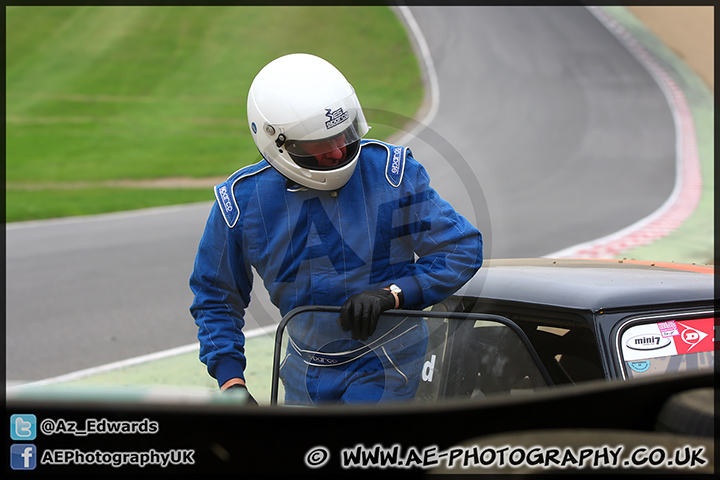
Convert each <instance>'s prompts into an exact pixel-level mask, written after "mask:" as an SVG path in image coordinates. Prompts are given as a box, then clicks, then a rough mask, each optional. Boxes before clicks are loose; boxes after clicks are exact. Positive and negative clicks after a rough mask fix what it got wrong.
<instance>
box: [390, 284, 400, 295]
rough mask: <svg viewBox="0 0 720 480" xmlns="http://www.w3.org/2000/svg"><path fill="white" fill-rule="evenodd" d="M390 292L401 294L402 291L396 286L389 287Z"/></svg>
mask: <svg viewBox="0 0 720 480" xmlns="http://www.w3.org/2000/svg"><path fill="white" fill-rule="evenodd" d="M390 291H391V292H395V293H401V292H402V290H401V289H400V287H398V286H397V285H390Z"/></svg>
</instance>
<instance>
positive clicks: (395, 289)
mask: <svg viewBox="0 0 720 480" xmlns="http://www.w3.org/2000/svg"><path fill="white" fill-rule="evenodd" d="M388 288H389V289H390V291H391V292H392V293H394V294H395V295H397V297H398V304H399V306H400V307H402V306H403V303H405V296H404V295H403V291H402V288H400V287H398V286H397V285H395V284H394V283H393V284H392V285H390V286H389V287H388Z"/></svg>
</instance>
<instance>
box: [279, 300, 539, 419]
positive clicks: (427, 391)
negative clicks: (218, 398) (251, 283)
mask: <svg viewBox="0 0 720 480" xmlns="http://www.w3.org/2000/svg"><path fill="white" fill-rule="evenodd" d="M338 316H339V309H337V308H336V307H303V308H301V309H296V310H295V311H293V312H291V313H290V314H288V315H287V316H286V317H285V318H284V319H283V322H282V323H281V325H280V327H279V328H278V334H277V337H276V343H275V355H274V357H275V358H274V366H273V380H272V382H273V385H272V392H271V403H277V404H284V405H304V406H312V405H323V404H351V405H352V404H361V403H362V404H371V403H380V402H410V403H433V402H442V401H446V400H451V399H452V400H455V399H462V398H465V399H472V398H478V397H483V396H487V395H494V394H516V393H519V392H525V391H532V390H535V389H538V388H543V387H545V386H547V385H548V384H551V383H552V380H551V379H550V377H549V375H548V373H547V371H545V369H544V368H543V367H542V364H541V362H540V361H539V358H538V356H537V353H536V352H534V350H533V348H532V346H531V345H530V342H529V341H528V339H527V338H526V337H525V335H524V333H523V332H522V330H521V329H520V328H519V327H518V326H517V325H515V324H514V323H513V322H511V321H509V320H508V319H506V318H503V317H498V316H494V315H485V314H468V313H456V312H441V311H425V312H418V311H402V310H399V311H397V310H396V311H391V312H387V313H386V314H384V315H383V316H382V317H381V318H380V321H379V322H378V328H377V330H376V332H375V333H374V334H373V335H371V336H370V337H369V338H367V339H366V340H354V339H352V338H351V336H350V335H349V334H348V332H345V331H344V330H343V329H342V327H340V325H339V324H338V322H337V318H338Z"/></svg>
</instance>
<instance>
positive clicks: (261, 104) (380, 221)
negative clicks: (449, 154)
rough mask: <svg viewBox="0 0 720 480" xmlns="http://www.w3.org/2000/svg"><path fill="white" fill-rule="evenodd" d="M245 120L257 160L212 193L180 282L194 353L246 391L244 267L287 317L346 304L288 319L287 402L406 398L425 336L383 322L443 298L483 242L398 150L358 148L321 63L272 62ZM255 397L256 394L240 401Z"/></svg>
mask: <svg viewBox="0 0 720 480" xmlns="http://www.w3.org/2000/svg"><path fill="white" fill-rule="evenodd" d="M248 122H249V125H250V130H251V133H252V135H253V139H254V140H255V143H256V145H257V147H258V150H259V151H260V153H261V154H262V156H263V160H261V161H260V162H258V163H256V164H254V165H250V166H248V167H245V168H242V169H240V170H238V171H237V172H235V173H234V174H232V175H231V176H230V177H229V178H228V179H227V181H225V182H223V183H221V184H220V185H217V186H216V187H215V195H216V198H217V202H216V203H214V204H213V207H212V210H211V212H210V216H209V218H208V221H207V225H206V227H205V232H204V233H203V236H202V239H201V241H200V245H199V248H198V252H197V256H196V259H195V265H194V270H193V273H192V276H191V278H190V287H191V289H192V291H193V293H194V294H195V299H194V301H193V304H192V306H191V308H190V310H191V312H192V314H193V316H194V317H195V322H196V324H197V326H198V339H199V341H200V359H201V361H202V362H203V363H205V364H206V365H207V369H208V373H209V374H210V375H211V376H213V377H214V378H215V379H216V380H217V381H218V384H219V386H220V388H221V390H223V391H224V390H226V389H228V388H240V389H245V381H244V370H245V366H246V358H245V353H244V344H245V339H244V335H243V332H242V329H243V326H244V320H243V317H244V312H245V309H246V308H247V306H248V304H249V302H250V292H251V289H252V286H253V278H252V277H253V275H252V271H251V267H254V268H255V270H256V271H257V272H258V274H259V276H260V277H261V278H262V280H263V283H264V286H265V288H266V289H267V290H268V292H269V294H270V299H271V300H272V302H273V303H274V305H276V306H277V307H278V308H279V310H280V313H281V314H282V315H283V316H284V315H285V314H287V313H288V312H289V311H291V310H292V309H293V308H295V307H298V306H303V305H337V306H342V309H341V314H340V318H338V319H337V321H335V319H333V320H332V321H329V320H328V319H327V318H325V317H322V319H321V318H320V317H319V316H316V315H312V314H310V315H307V316H302V317H299V318H298V320H297V321H296V322H291V324H289V325H288V330H289V334H290V346H289V347H288V351H287V355H286V357H285V359H284V362H283V366H282V368H281V378H282V380H283V383H284V386H285V390H286V402H289V403H300V404H307V403H321V402H336V403H357V402H376V401H380V400H391V399H411V398H412V397H413V396H414V394H415V391H416V389H417V387H418V382H419V377H420V371H421V368H422V363H423V359H424V354H425V349H426V345H427V330H426V327H425V325H424V322H422V321H421V320H418V319H414V320H413V319H408V318H406V319H400V320H398V321H384V320H383V321H380V322H378V318H379V317H380V315H381V314H382V312H384V311H387V310H389V309H393V308H400V307H403V308H409V309H422V308H424V307H426V306H428V305H432V304H434V303H436V302H439V301H440V300H442V299H444V298H446V297H448V296H449V295H451V294H452V293H454V292H455V291H456V290H458V289H459V288H460V287H461V286H462V285H463V284H464V283H465V282H467V280H469V279H470V278H471V277H472V276H473V275H474V274H475V272H476V271H477V269H478V268H480V265H481V264H482V237H481V234H480V232H478V231H477V229H475V228H474V227H473V226H472V225H471V224H470V223H469V222H468V221H467V220H466V219H465V218H463V217H462V216H460V215H459V214H458V213H456V212H455V211H454V210H453V208H452V207H451V206H450V205H449V204H448V203H447V202H445V201H444V200H443V199H441V198H440V197H439V196H438V194H437V193H436V192H435V190H433V189H432V188H431V187H430V185H429V178H428V175H427V173H426V171H425V169H424V168H423V167H422V165H420V163H418V162H417V161H416V160H415V159H413V157H412V154H411V152H410V151H409V150H408V149H407V148H403V147H397V146H393V145H389V144H386V143H383V142H379V141H375V140H362V137H363V136H364V135H365V133H367V131H368V130H369V127H368V126H367V123H366V121H365V117H364V115H363V113H362V108H361V107H360V104H359V102H358V100H357V97H356V96H355V92H354V90H353V88H352V86H351V85H350V84H349V83H348V82H347V80H346V79H345V78H344V77H343V76H342V74H341V73H340V72H339V71H337V69H335V67H333V66H332V65H331V64H329V63H328V62H326V61H324V60H322V59H320V58H318V57H315V56H312V55H307V54H292V55H286V56H284V57H280V58H279V59H276V60H274V61H273V62H271V63H270V64H268V65H267V66H266V67H265V68H263V69H262V70H261V72H260V73H258V75H257V76H256V77H255V79H254V81H253V84H252V86H251V87H250V92H249V95H248ZM250 398H252V397H250Z"/></svg>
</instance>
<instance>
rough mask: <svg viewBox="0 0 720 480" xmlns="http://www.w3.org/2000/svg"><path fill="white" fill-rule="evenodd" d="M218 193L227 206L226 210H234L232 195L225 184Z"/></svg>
mask: <svg viewBox="0 0 720 480" xmlns="http://www.w3.org/2000/svg"><path fill="white" fill-rule="evenodd" d="M218 193H219V194H220V199H221V200H222V203H223V206H224V207H225V211H226V212H230V211H232V209H233V207H232V203H230V196H229V195H228V193H227V187H226V186H225V185H223V186H222V187H220V188H219V189H218Z"/></svg>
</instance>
